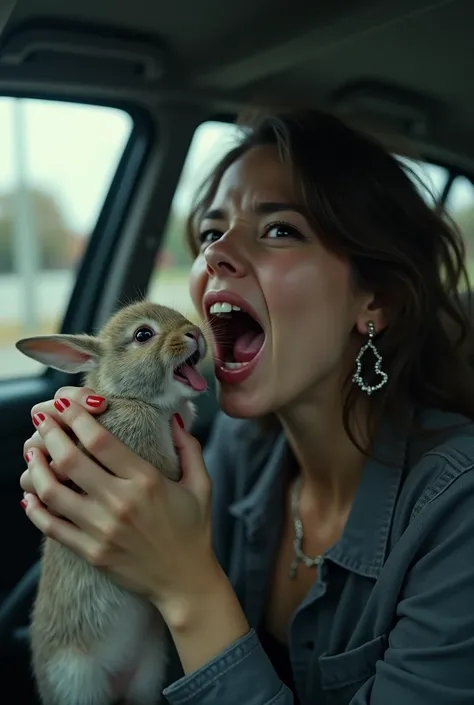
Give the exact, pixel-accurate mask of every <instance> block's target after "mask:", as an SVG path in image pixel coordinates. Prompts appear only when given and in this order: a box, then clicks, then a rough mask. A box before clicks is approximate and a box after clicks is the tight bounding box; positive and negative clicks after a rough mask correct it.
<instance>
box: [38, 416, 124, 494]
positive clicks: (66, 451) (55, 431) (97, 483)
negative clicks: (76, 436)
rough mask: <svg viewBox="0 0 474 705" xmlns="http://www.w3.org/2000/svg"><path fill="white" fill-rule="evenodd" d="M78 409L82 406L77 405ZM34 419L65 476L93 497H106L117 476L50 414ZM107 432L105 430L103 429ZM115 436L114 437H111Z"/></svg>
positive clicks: (49, 452) (55, 463)
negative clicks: (105, 467)
mask: <svg viewBox="0 0 474 705" xmlns="http://www.w3.org/2000/svg"><path fill="white" fill-rule="evenodd" d="M75 406H76V407H77V408H78V409H80V408H81V407H80V406H78V405H75ZM82 413H83V414H84V415H85V416H86V417H87V418H88V419H90V421H91V422H92V423H94V424H96V425H97V427H98V428H99V429H102V426H101V425H100V424H98V423H97V422H95V421H94V419H93V418H92V417H91V416H90V415H89V414H88V413H87V412H86V411H82ZM33 421H34V422H35V423H36V424H38V432H39V434H40V436H41V437H42V439H43V441H44V444H45V446H46V452H47V454H48V456H49V457H50V458H51V460H52V462H53V463H54V465H55V468H56V469H57V472H59V473H60V474H61V475H62V476H65V477H67V478H68V479H70V480H72V481H73V482H74V483H75V484H76V485H77V486H78V487H80V488H81V489H82V490H84V492H86V493H87V494H89V495H91V496H93V497H94V496H95V497H100V498H106V497H107V496H108V495H109V494H110V493H111V491H112V486H113V483H114V480H115V478H114V477H113V476H112V475H111V474H110V473H108V472H106V471H105V470H104V469H103V468H101V467H100V466H99V465H97V463H95V462H94V461H93V460H92V459H91V458H89V457H88V456H87V455H86V454H85V453H84V452H83V451H82V450H81V449H80V448H78V447H77V445H76V443H75V442H74V441H72V440H71V439H70V438H69V436H68V435H67V434H66V433H65V432H64V430H63V429H62V428H61V427H60V426H59V425H58V424H57V423H56V421H55V420H54V419H53V418H51V417H50V416H46V415H45V414H43V413H40V414H37V415H36V417H34V419H33ZM102 430H103V431H104V432H105V433H107V432H106V431H105V429H102ZM112 438H114V437H113V436H112Z"/></svg>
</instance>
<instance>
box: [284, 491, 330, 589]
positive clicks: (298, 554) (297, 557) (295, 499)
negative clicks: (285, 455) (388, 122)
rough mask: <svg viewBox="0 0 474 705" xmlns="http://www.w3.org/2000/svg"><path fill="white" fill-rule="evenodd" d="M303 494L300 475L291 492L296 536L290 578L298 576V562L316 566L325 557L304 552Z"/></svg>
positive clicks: (311, 566) (308, 566)
mask: <svg viewBox="0 0 474 705" xmlns="http://www.w3.org/2000/svg"><path fill="white" fill-rule="evenodd" d="M300 495H301V477H298V478H297V480H296V482H295V483H294V485H293V489H292V492H291V516H292V518H293V526H294V527H295V538H294V540H293V555H294V557H293V560H292V561H291V564H290V573H289V575H290V578H295V577H296V571H297V570H298V563H300V562H303V563H304V564H305V566H306V567H307V568H314V567H315V566H317V565H319V564H320V563H321V561H322V559H323V557H322V556H315V557H314V558H310V557H309V556H307V555H306V553H304V552H303V548H302V546H303V538H304V533H303V524H302V523H301V519H300V512H299V503H300Z"/></svg>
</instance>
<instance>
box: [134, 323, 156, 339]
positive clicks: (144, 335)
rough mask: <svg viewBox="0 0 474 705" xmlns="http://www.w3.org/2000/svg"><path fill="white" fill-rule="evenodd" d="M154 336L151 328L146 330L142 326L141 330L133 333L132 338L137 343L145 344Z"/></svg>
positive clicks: (145, 327) (146, 327)
mask: <svg viewBox="0 0 474 705" xmlns="http://www.w3.org/2000/svg"><path fill="white" fill-rule="evenodd" d="M154 335H155V333H154V331H153V330H152V329H151V328H148V326H143V328H139V329H138V330H136V331H135V335H134V336H133V338H134V340H136V341H137V343H147V342H148V341H149V340H150V338H153V336H154Z"/></svg>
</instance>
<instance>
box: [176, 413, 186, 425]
mask: <svg viewBox="0 0 474 705" xmlns="http://www.w3.org/2000/svg"><path fill="white" fill-rule="evenodd" d="M174 417H175V419H176V421H177V422H178V423H179V425H180V426H181V428H184V421H183V419H182V418H181V416H180V415H179V414H175V415H174Z"/></svg>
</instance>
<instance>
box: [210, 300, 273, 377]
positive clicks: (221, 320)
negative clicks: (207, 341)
mask: <svg viewBox="0 0 474 705" xmlns="http://www.w3.org/2000/svg"><path fill="white" fill-rule="evenodd" d="M209 313H210V314H211V318H210V321H209V322H210V324H211V327H212V332H213V335H214V340H215V346H216V357H217V359H218V361H219V363H220V365H221V366H222V367H223V368H225V369H227V370H238V369H243V368H245V367H246V366H247V365H249V364H250V362H252V360H254V359H255V358H256V357H257V355H258V353H259V352H260V350H261V349H262V347H263V344H264V342H265V333H264V330H263V328H262V326H261V325H260V323H258V321H256V320H255V318H254V317H253V316H252V315H251V314H250V313H248V312H247V311H244V310H243V309H242V308H241V307H240V306H234V305H232V304H230V303H224V302H222V303H215V304H212V306H211V307H210V308H209Z"/></svg>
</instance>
